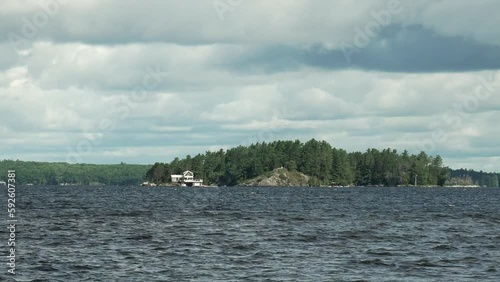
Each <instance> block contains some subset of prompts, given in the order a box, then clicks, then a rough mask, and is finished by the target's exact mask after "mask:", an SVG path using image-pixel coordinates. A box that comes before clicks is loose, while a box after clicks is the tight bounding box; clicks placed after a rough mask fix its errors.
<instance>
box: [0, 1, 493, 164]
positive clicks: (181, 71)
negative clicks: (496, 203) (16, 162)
mask: <svg viewBox="0 0 500 282" xmlns="http://www.w3.org/2000/svg"><path fill="white" fill-rule="evenodd" d="M499 12H500V1H496V0H477V1H466V0H439V1H435V0H433V1H427V0H421V1H416V0H415V1H411V0H400V1H398V0H370V1H352V0H337V1H328V0H325V1H322V0H316V1H313V0H295V1H285V0H275V1H264V0H198V1H181V0H176V1H170V0H165V1H160V0H156V1H155V0H149V1H139V0H136V1H132V0H109V1H98V0H85V1H76V0H73V1H71V0H43V1H28V0H17V1H1V2H0V19H1V20H0V33H1V34H2V35H3V36H1V37H0V136H1V137H0V159H20V160H33V161H51V162H53V161H54V162H71V163H104V164H107V163H120V162H126V163H139V164H152V163H154V162H157V161H161V162H168V161H170V160H172V159H173V158H175V157H181V158H182V157H184V156H186V155H187V154H190V155H192V156H193V155H196V154H198V153H203V152H205V151H207V150H212V151H213V150H218V149H221V148H223V149H227V148H231V147H235V146H239V145H249V144H251V143H256V142H271V141H274V140H295V139H299V140H301V141H303V142H305V141H307V140H310V139H312V138H315V139H317V140H325V141H327V142H329V143H330V144H331V145H332V146H334V147H337V148H343V149H345V150H347V151H365V150H366V149H367V148H378V149H384V148H392V149H397V150H398V151H403V150H405V149H406V150H408V151H409V152H410V153H418V152H420V151H422V150H423V151H426V152H427V153H428V154H430V155H437V154H439V155H441V156H442V157H443V159H444V162H445V164H446V165H449V166H450V167H452V168H462V167H466V168H472V169H476V170H484V171H500V147H499V145H498V144H499V143H498V140H500V129H499V127H498V124H497V122H498V120H499V119H498V118H499V114H500V29H499V28H498V26H500V17H498V13H499Z"/></svg>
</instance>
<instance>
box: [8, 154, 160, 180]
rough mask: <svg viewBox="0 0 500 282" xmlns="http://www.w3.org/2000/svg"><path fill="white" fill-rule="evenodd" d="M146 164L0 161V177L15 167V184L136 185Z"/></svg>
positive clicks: (144, 171)
mask: <svg viewBox="0 0 500 282" xmlns="http://www.w3.org/2000/svg"><path fill="white" fill-rule="evenodd" d="M150 168H151V166H150V165H131V164H124V163H121V164H116V165H95V164H68V163H49V162H26V161H19V160H17V161H14V160H3V161H0V171H4V172H5V176H2V175H0V180H2V179H3V180H4V181H5V179H4V178H5V177H6V176H7V170H10V169H15V170H16V182H17V183H18V184H34V185H60V184H75V185H137V184H138V183H141V182H142V181H143V180H144V176H145V175H146V172H147V171H148V169H150Z"/></svg>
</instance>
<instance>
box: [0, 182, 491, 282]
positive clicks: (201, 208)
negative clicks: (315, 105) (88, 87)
mask: <svg viewBox="0 0 500 282" xmlns="http://www.w3.org/2000/svg"><path fill="white" fill-rule="evenodd" d="M4 194H5V193H2V195H1V197H0V200H1V201H2V203H4V204H3V205H5V206H6V195H4ZM17 205H18V207H17V215H18V219H19V222H18V234H17V236H18V237H17V239H18V245H17V249H18V265H17V272H18V274H17V276H16V281H500V273H499V271H500V189H457V188H454V189H434V188H412V189H410V188H355V189H352V188H351V189H348V188H163V187H158V188H157V187H154V188H140V187H105V188H93V187H40V186H38V187H36V186H34V187H20V188H19V189H18V195H17ZM2 210H4V209H2ZM4 218H5V217H4ZM4 222H5V221H4ZM0 235H1V238H7V236H8V234H7V231H6V228H0ZM2 240H4V241H5V242H6V239H2ZM1 245H2V246H4V247H2V250H1V252H2V257H4V258H5V255H6V246H5V244H4V243H2V244H1ZM4 261H6V259H4ZM2 265H4V267H3V270H2V273H1V274H0V280H1V279H4V280H5V278H8V279H11V277H9V276H7V275H6V270H7V268H6V267H5V264H4V263H2Z"/></svg>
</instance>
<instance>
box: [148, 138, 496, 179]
mask: <svg viewBox="0 0 500 282" xmlns="http://www.w3.org/2000/svg"><path fill="white" fill-rule="evenodd" d="M162 166H163V167H169V168H170V170H166V169H163V170H162V169H160V168H159V167H162ZM280 167H285V168H286V169H288V170H289V171H298V172H300V173H304V174H306V175H308V176H309V177H310V181H309V182H310V183H309V184H310V185H312V186H319V185H342V186H347V185H359V186H367V185H385V186H397V185H414V184H415V179H417V185H423V186H424V185H441V186H443V185H444V184H445V183H446V182H447V180H448V178H449V171H450V170H449V169H448V168H446V167H444V166H443V160H442V158H441V157H440V156H436V157H432V156H428V155H427V154H426V153H425V152H420V153H419V154H417V155H410V154H409V153H408V152H407V151H404V152H403V153H401V154H400V153H398V152H397V151H396V150H393V149H384V150H382V151H379V150H377V149H368V150H367V151H366V152H363V153H362V152H353V153H348V152H346V151H345V150H342V149H337V148H332V146H331V145H330V144H328V143H327V142H325V141H317V140H315V139H312V140H309V141H307V142H306V143H301V142H300V141H299V140H295V141H275V142H272V143H265V142H264V143H256V144H252V145H250V146H248V147H243V146H238V147H236V148H232V149H229V150H227V151H223V150H219V151H218V152H210V151H208V152H206V153H205V154H201V155H197V156H196V157H194V158H191V157H189V156H188V157H186V158H185V159H183V160H179V159H177V158H176V159H175V160H173V161H172V162H171V163H170V164H168V163H165V164H164V163H156V164H155V165H154V166H153V167H151V169H150V170H149V171H148V174H147V179H148V180H149V181H152V182H168V181H169V177H170V175H169V174H168V173H166V172H167V171H169V172H171V173H181V172H182V171H183V170H192V171H193V172H194V173H195V175H196V177H199V178H203V179H204V182H205V183H206V184H216V185H237V184H239V183H242V182H244V181H245V180H249V179H255V178H257V177H259V176H261V175H263V174H265V173H267V172H270V171H272V170H274V169H276V168H280ZM161 171H164V172H165V173H164V174H163V175H162V174H161ZM495 180H496V185H497V186H498V178H496V179H494V178H493V177H491V178H488V180H484V181H485V182H488V183H489V185H493V184H495Z"/></svg>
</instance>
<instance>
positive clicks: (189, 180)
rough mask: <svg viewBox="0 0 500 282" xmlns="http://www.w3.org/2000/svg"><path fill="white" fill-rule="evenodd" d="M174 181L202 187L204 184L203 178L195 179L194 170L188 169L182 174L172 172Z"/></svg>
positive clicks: (171, 176)
mask: <svg viewBox="0 0 500 282" xmlns="http://www.w3.org/2000/svg"><path fill="white" fill-rule="evenodd" d="M170 178H171V179H172V182H177V183H181V184H182V185H185V186H194V187H200V186H203V179H195V178H194V173H193V172H192V171H189V170H186V171H184V172H183V173H182V175H178V174H172V175H170Z"/></svg>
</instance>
